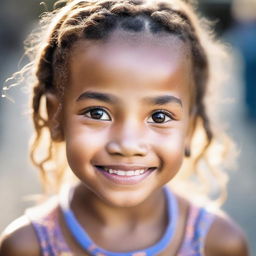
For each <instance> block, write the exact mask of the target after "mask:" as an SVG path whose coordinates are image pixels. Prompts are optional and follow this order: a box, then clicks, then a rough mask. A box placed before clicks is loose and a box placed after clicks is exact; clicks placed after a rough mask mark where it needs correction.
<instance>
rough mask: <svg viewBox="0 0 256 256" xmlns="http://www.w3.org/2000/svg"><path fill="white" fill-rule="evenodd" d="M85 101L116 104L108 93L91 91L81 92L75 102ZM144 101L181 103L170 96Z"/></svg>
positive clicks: (154, 103)
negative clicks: (92, 100) (91, 100)
mask: <svg viewBox="0 0 256 256" xmlns="http://www.w3.org/2000/svg"><path fill="white" fill-rule="evenodd" d="M85 99H95V100H99V101H104V102H107V103H116V102H117V101H118V99H117V97H115V96H114V95H111V94H108V93H101V92H93V91H86V92H83V93H82V94H81V95H80V96H79V97H78V98H77V99H76V101H82V100H85ZM144 101H146V102H148V103H149V104H152V105H159V106H161V105H165V104H168V103H177V104H179V105H180V106H181V107H182V101H181V99H179V98H177V97H175V96H172V95H163V96H157V97H148V98H144Z"/></svg>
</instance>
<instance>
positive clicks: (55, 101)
mask: <svg viewBox="0 0 256 256" xmlns="http://www.w3.org/2000/svg"><path fill="white" fill-rule="evenodd" d="M46 109H47V116H48V127H49V129H50V133H51V138H52V140H53V141H57V142H61V141H63V138H64V136H63V130H62V118H61V116H62V111H61V102H60V100H59V98H58V97H57V95H56V94H54V93H50V92H49V93H46Z"/></svg>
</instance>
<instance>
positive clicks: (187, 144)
mask: <svg viewBox="0 0 256 256" xmlns="http://www.w3.org/2000/svg"><path fill="white" fill-rule="evenodd" d="M195 125H196V118H195V114H194V113H193V112H192V113H191V115H190V117H189V123H188V130H187V134H186V140H185V152H184V154H185V157H190V156H191V142H192V138H193V135H194V131H195Z"/></svg>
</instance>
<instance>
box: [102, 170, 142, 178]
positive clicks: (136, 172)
mask: <svg viewBox="0 0 256 256" xmlns="http://www.w3.org/2000/svg"><path fill="white" fill-rule="evenodd" d="M104 169H105V171H107V172H109V173H111V174H112V173H114V174H117V175H120V176H135V175H141V174H143V173H144V172H145V171H146V170H145V169H138V170H133V171H123V170H113V169H110V168H104Z"/></svg>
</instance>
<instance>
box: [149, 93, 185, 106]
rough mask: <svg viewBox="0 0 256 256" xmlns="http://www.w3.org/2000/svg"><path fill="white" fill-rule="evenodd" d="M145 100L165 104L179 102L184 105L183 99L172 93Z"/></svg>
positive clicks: (153, 103) (154, 103)
mask: <svg viewBox="0 0 256 256" xmlns="http://www.w3.org/2000/svg"><path fill="white" fill-rule="evenodd" d="M145 101H147V102H149V103H150V104H152V105H160V106H161V105H165V104H168V103H177V104H179V105H180V106H181V107H182V101H181V99H179V98H177V97H175V96H172V95H163V96H158V97H153V98H145Z"/></svg>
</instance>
